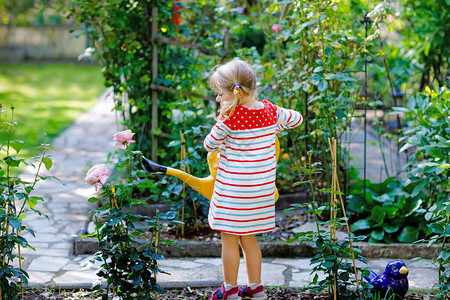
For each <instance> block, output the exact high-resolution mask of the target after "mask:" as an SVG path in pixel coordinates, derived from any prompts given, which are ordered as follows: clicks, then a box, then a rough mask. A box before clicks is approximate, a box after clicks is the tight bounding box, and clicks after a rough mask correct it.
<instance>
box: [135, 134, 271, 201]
mask: <svg viewBox="0 0 450 300" xmlns="http://www.w3.org/2000/svg"><path fill="white" fill-rule="evenodd" d="M275 149H276V161H277V162H278V157H279V156H280V142H279V141H278V138H275ZM219 152H220V149H219V150H217V151H216V152H209V153H208V156H207V161H208V167H209V173H210V175H209V176H208V177H205V178H198V177H195V176H192V175H191V174H188V173H186V172H183V171H181V170H178V169H174V168H170V167H164V166H161V165H158V164H157V163H155V162H153V161H151V160H150V159H148V158H146V157H145V156H142V167H143V168H144V170H145V171H147V172H148V173H158V172H161V173H163V174H167V175H172V176H175V177H177V178H179V179H181V180H182V181H183V182H184V183H186V184H187V185H189V186H191V187H192V188H193V189H194V190H196V191H197V192H199V193H200V194H201V195H203V196H204V197H206V198H207V199H209V200H211V198H212V195H213V191H214V183H215V181H216V176H217V165H218V163H219ZM277 200H278V189H277V188H276V187H275V201H277Z"/></svg>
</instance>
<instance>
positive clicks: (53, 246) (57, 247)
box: [51, 242, 73, 249]
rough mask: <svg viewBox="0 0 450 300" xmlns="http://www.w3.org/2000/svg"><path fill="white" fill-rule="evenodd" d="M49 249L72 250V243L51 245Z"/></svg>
mask: <svg viewBox="0 0 450 300" xmlns="http://www.w3.org/2000/svg"><path fill="white" fill-rule="evenodd" d="M51 247H52V249H72V248H73V243H72V242H65V243H52V244H51Z"/></svg>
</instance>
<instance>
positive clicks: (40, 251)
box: [24, 248, 72, 257]
mask: <svg viewBox="0 0 450 300" xmlns="http://www.w3.org/2000/svg"><path fill="white" fill-rule="evenodd" d="M27 254H31V255H45V256H55V257H68V256H69V255H71V254H72V249H53V248H36V251H33V250H31V249H27V252H24V255H27Z"/></svg>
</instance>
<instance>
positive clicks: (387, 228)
mask: <svg viewBox="0 0 450 300" xmlns="http://www.w3.org/2000/svg"><path fill="white" fill-rule="evenodd" d="M383 229H384V231H386V232H387V233H394V232H397V231H398V230H399V229H400V228H399V227H398V226H394V225H385V226H383Z"/></svg>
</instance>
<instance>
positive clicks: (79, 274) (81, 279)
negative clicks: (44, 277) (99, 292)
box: [53, 270, 99, 286]
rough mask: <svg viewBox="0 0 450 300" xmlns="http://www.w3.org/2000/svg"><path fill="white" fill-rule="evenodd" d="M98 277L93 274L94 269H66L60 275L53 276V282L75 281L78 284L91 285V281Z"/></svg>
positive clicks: (71, 282)
mask: <svg viewBox="0 0 450 300" xmlns="http://www.w3.org/2000/svg"><path fill="white" fill-rule="evenodd" d="M98 279H99V277H98V276H97V275H95V271H94V270H88V271H67V272H65V273H63V274H62V275H60V276H56V277H55V278H53V282H54V283H55V284H62V285H67V284H73V283H77V284H79V285H84V286H86V285H89V284H90V285H92V283H93V282H94V281H96V280H98Z"/></svg>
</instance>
